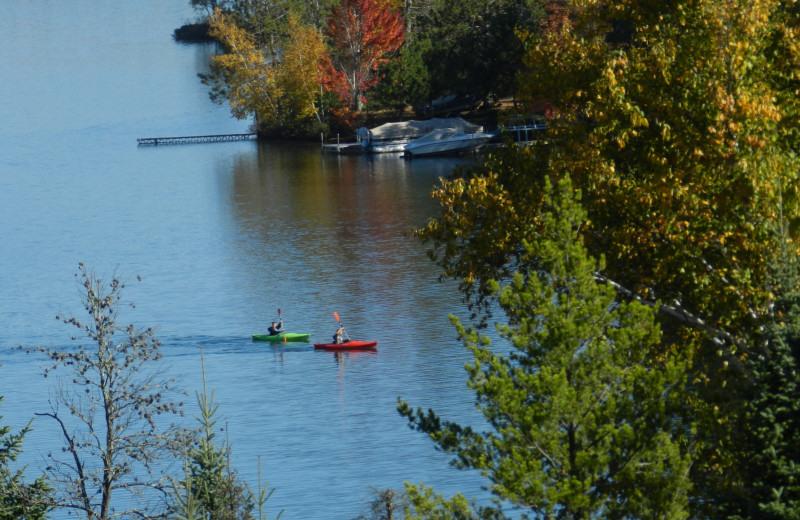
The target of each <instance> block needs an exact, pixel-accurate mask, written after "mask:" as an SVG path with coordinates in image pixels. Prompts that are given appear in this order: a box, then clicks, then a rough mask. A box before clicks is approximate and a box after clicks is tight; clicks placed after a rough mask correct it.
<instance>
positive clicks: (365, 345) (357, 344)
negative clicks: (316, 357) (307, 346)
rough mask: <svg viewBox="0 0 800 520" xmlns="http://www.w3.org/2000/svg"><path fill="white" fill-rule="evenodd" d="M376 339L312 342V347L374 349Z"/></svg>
mask: <svg viewBox="0 0 800 520" xmlns="http://www.w3.org/2000/svg"><path fill="white" fill-rule="evenodd" d="M377 345H378V342H377V341H355V340H350V341H345V342H344V343H314V348H321V349H325V350H374V349H375V347H376V346H377Z"/></svg>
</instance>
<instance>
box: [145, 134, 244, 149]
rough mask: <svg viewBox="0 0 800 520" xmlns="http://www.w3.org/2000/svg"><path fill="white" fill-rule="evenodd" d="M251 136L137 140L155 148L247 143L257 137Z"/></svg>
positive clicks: (235, 135) (188, 136)
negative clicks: (171, 145)
mask: <svg viewBox="0 0 800 520" xmlns="http://www.w3.org/2000/svg"><path fill="white" fill-rule="evenodd" d="M256 135H258V134H255V133H250V134H218V135H187V136H182V137H141V138H139V139H137V141H138V142H139V145H140V146H142V145H145V146H155V145H159V144H191V143H222V142H226V141H247V140H249V139H253V138H255V137H256Z"/></svg>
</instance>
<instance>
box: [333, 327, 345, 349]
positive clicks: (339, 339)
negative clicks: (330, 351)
mask: <svg viewBox="0 0 800 520" xmlns="http://www.w3.org/2000/svg"><path fill="white" fill-rule="evenodd" d="M342 334H344V327H343V326H341V325H339V330H337V331H336V334H334V335H333V342H334V343H336V344H337V345H338V344H340V343H344V338H342Z"/></svg>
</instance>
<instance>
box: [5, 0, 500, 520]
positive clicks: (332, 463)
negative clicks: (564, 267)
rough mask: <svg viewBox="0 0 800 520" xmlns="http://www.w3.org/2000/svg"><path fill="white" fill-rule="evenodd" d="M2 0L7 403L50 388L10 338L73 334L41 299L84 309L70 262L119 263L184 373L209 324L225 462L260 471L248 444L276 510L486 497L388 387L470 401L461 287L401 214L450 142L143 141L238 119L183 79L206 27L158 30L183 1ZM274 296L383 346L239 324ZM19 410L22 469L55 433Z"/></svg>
mask: <svg viewBox="0 0 800 520" xmlns="http://www.w3.org/2000/svg"><path fill="white" fill-rule="evenodd" d="M0 3H1V4H2V5H3V7H5V9H4V15H3V17H0V33H2V34H3V35H4V36H5V38H4V40H5V43H4V45H3V46H2V48H0V77H3V78H4V81H2V82H0V106H2V117H0V143H1V144H0V146H1V147H2V153H0V226H1V227H0V230H2V235H0V236H1V237H2V238H1V239H2V242H1V245H0V250H1V251H2V254H0V363H2V367H0V395H2V396H4V397H5V400H4V401H3V403H2V406H1V407H0V415H2V416H3V419H2V424H8V425H10V426H12V427H14V428H21V427H22V426H24V425H25V424H26V423H27V422H28V420H30V418H31V417H32V415H33V413H34V412H44V411H47V410H48V406H47V400H48V397H49V395H50V393H51V392H52V391H53V389H54V387H53V386H51V385H52V384H53V383H54V381H53V380H52V379H44V378H42V376H41V367H42V366H43V360H41V359H40V358H37V357H36V356H31V355H25V354H23V353H21V352H18V351H14V350H12V347H14V346H16V345H25V346H36V345H47V346H51V347H56V348H60V347H66V346H69V345H71V342H70V341H69V337H70V335H71V333H72V330H70V329H69V328H67V326H65V325H63V324H61V323H60V322H58V321H57V320H55V316H56V314H59V313H78V312H79V311H80V300H79V298H80V293H79V291H78V288H77V285H76V282H75V278H74V276H73V275H74V273H75V272H76V270H77V265H78V262H84V263H85V264H87V265H88V266H91V267H92V268H94V269H95V271H96V272H97V273H98V274H99V275H100V276H101V277H103V278H109V277H110V276H111V275H112V274H113V273H114V272H116V273H117V274H118V275H120V276H121V277H122V278H124V279H126V280H128V281H129V282H130V283H129V286H128V288H127V289H126V293H125V296H126V297H127V299H129V300H132V301H133V302H135V303H136V309H135V310H131V311H129V312H127V313H126V314H125V315H124V317H123V318H124V322H125V323H128V322H132V323H135V324H136V325H138V326H141V327H149V326H154V327H156V328H157V330H158V337H159V338H160V339H161V340H162V341H163V342H164V347H163V351H164V353H165V356H166V359H165V362H164V363H165V367H167V368H168V372H169V373H170V375H174V376H176V377H178V378H179V379H180V381H181V386H182V388H184V389H185V390H186V391H188V392H189V394H190V395H191V396H193V395H194V392H195V390H198V389H200V388H201V376H200V347H201V346H202V347H203V348H204V355H205V361H206V369H207V372H208V383H209V385H210V386H211V387H212V388H214V389H215V391H216V398H217V401H218V402H219V403H220V404H221V406H222V407H221V413H220V420H221V423H224V424H225V425H226V427H227V428H226V429H227V435H228V438H229V441H230V442H231V444H232V445H233V450H234V451H233V456H234V464H235V466H236V467H237V468H238V469H239V471H240V472H241V474H242V475H243V476H244V477H245V478H247V479H248V480H249V481H250V482H252V483H253V484H255V483H256V479H257V474H258V467H257V461H256V459H257V457H258V456H260V458H261V466H262V467H261V472H262V480H264V481H268V482H269V483H270V485H271V486H272V487H275V488H276V491H275V494H274V495H273V496H272V499H271V500H270V502H269V503H268V505H267V512H268V514H269V515H270V516H271V517H274V516H275V514H276V513H277V512H278V511H279V510H281V509H284V510H285V513H284V518H286V519H311V520H314V519H326V520H330V519H334V520H335V519H349V518H353V517H355V516H357V515H358V514H359V513H361V512H362V510H363V508H364V507H365V505H366V503H367V501H368V500H370V499H371V498H372V496H373V494H372V489H373V488H378V489H383V488H389V487H391V488H396V489H399V488H401V487H402V485H403V482H404V481H410V482H424V483H426V484H429V485H432V486H434V487H435V488H436V489H437V491H439V492H441V493H443V494H445V495H451V494H454V493H456V492H462V493H464V494H465V495H467V496H470V497H471V496H476V497H478V498H479V499H481V498H482V499H485V497H486V494H485V492H483V491H482V490H481V485H482V484H483V483H484V481H483V480H482V479H481V478H480V477H479V476H477V475H476V474H475V473H469V472H461V471H457V470H454V469H452V468H450V467H449V466H448V464H447V462H448V457H446V456H444V455H443V454H441V453H438V452H436V451H435V450H434V447H433V445H432V443H431V442H430V441H429V440H428V439H427V438H425V437H424V436H423V435H421V434H419V433H415V432H412V431H411V430H410V429H409V428H408V427H407V426H406V424H405V421H404V420H403V419H402V418H401V417H400V416H399V415H398V414H397V412H396V410H395V406H396V401H397V398H398V397H402V398H403V399H407V400H409V401H410V402H411V404H412V405H415V406H423V407H429V406H430V407H433V408H434V409H436V410H437V411H438V412H440V413H441V414H442V415H443V416H445V417H446V418H450V419H456V420H460V421H464V422H474V421H477V420H478V415H477V412H476V411H475V410H474V407H473V398H472V394H471V393H470V392H469V391H468V389H467V387H466V384H465V380H466V373H465V371H464V369H463V365H464V363H465V362H467V361H468V360H469V357H468V355H467V353H466V352H465V351H464V349H463V348H462V346H461V345H460V343H459V342H458V341H457V340H456V338H455V333H454V331H453V330H452V328H451V327H450V325H449V323H448V320H447V315H448V313H451V312H452V313H457V314H458V313H461V312H462V307H461V305H460V303H459V296H458V294H457V293H456V291H455V288H454V286H453V285H448V284H444V285H443V284H439V283H437V282H436V279H437V275H438V272H437V270H436V269H435V267H434V266H433V265H431V264H430V263H429V262H428V260H427V259H426V257H425V254H424V250H423V248H422V246H421V245H420V244H418V243H417V242H415V241H414V240H413V239H410V238H408V237H407V236H406V235H405V233H406V232H407V231H408V230H409V229H410V228H411V227H413V226H419V225H422V224H423V223H424V222H425V221H426V219H428V218H429V217H431V216H433V215H434V213H435V206H434V204H433V201H432V200H431V198H430V195H429V193H430V189H431V187H432V186H433V185H434V183H435V182H436V180H437V178H438V177H439V176H442V175H446V174H448V173H449V172H450V171H451V169H452V168H453V166H454V165H455V164H456V162H454V161H453V160H436V159H429V160H415V161H413V162H408V161H403V160H402V159H399V158H398V157H394V156H393V157H374V158H367V157H338V156H323V155H322V154H320V152H319V147H318V145H316V144H285V143H283V144H281V143H271V144H258V143H256V142H236V143H214V144H200V145H184V146H159V147H142V148H140V147H138V146H137V142H136V138H138V137H151V136H169V135H202V134H213V133H238V132H245V131H247V130H248V125H249V123H248V122H247V121H237V120H235V119H233V118H231V117H230V116H229V112H228V110H227V108H226V107H220V106H217V105H215V104H213V103H211V101H209V99H208V95H207V90H206V87H205V86H203V85H202V84H200V82H199V80H198V79H197V73H198V72H202V71H204V70H206V67H207V63H208V59H209V56H210V55H211V54H212V53H213V52H214V47H213V46H212V45H182V44H177V43H175V42H174V41H173V40H172V38H171V33H172V30H173V29H174V28H175V27H177V26H179V25H181V24H182V23H184V22H185V21H187V20H189V19H190V18H191V17H192V16H193V13H192V12H191V10H190V8H189V6H188V3H189V2H188V1H186V2H182V1H176V2H162V1H156V0H144V1H142V2H127V3H126V2H123V3H118V2H117V3H114V4H113V7H112V4H108V3H99V4H98V3H97V2H90V1H88V0H74V1H71V2H60V1H55V0H49V1H48V0H29V1H26V2H16V1H3V2H0ZM184 4H185V5H184ZM137 275H141V277H142V281H141V282H136V280H135V279H136V276H137ZM278 308H280V309H281V311H282V314H283V318H284V320H285V323H286V325H287V327H288V328H289V329H291V330H294V331H298V332H310V333H311V334H312V340H315V341H319V340H326V339H327V338H329V337H330V335H331V334H332V333H333V332H334V331H335V328H336V322H335V320H334V318H333V312H334V311H336V312H338V314H339V315H340V317H341V318H342V321H343V323H344V324H345V326H346V328H347V331H348V333H349V335H350V336H351V337H354V338H358V339H369V340H373V339H374V340H379V341H380V344H379V345H378V352H377V353H348V354H344V355H340V356H336V355H334V354H331V353H327V352H321V351H314V350H313V348H312V346H311V345H308V344H299V345H291V346H283V345H279V346H270V345H264V344H260V343H253V342H252V341H251V339H250V334H252V333H254V332H264V331H265V329H266V327H267V325H268V323H269V322H270V321H272V320H273V319H275V318H276V317H277V309H278ZM195 411H196V407H195V405H194V400H193V399H190V406H189V407H188V412H189V414H188V415H189V416H191V414H192V413H194V412H195ZM34 428H35V430H34V432H33V433H31V434H30V435H29V436H28V437H27V438H26V443H25V461H24V462H26V463H28V464H29V468H28V475H29V476H31V477H33V476H35V475H36V474H37V467H39V461H40V458H41V455H42V454H44V453H46V452H47V451H48V450H50V449H53V448H57V447H58V446H59V444H57V440H56V430H55V428H54V425H53V424H49V423H48V422H47V421H45V420H43V419H37V420H36V421H35V423H34Z"/></svg>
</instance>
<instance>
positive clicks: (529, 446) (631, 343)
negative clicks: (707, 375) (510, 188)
mask: <svg viewBox="0 0 800 520" xmlns="http://www.w3.org/2000/svg"><path fill="white" fill-rule="evenodd" d="M540 207H541V211H540V213H539V215H538V216H537V220H538V224H539V228H540V232H539V233H538V234H536V235H535V236H534V237H532V239H531V241H530V242H526V243H525V244H524V247H525V253H524V260H525V261H526V262H528V263H530V264H535V265H536V269H535V270H530V271H527V272H518V273H516V274H515V275H514V276H513V277H512V279H511V280H510V282H509V283H508V284H504V286H503V287H501V286H500V285H499V284H498V283H497V282H491V285H492V287H493V290H494V292H495V295H496V297H497V301H498V303H499V306H500V308H501V309H502V312H503V313H504V314H505V315H506V317H507V319H508V324H507V325H504V326H500V327H498V330H499V332H500V335H501V336H502V337H503V338H505V339H507V340H508V341H509V343H510V344H511V345H512V346H513V351H512V353H511V354H510V355H509V356H503V355H500V354H497V353H496V352H495V350H494V349H492V348H491V346H490V342H489V340H488V338H486V337H485V336H483V337H482V336H479V335H478V334H477V332H476V331H475V330H474V329H465V328H464V327H463V326H462V325H461V324H460V322H459V321H458V320H457V319H456V318H451V319H452V320H453V322H454V324H455V325H456V326H457V328H458V331H459V335H460V337H461V338H463V339H464V341H465V344H466V345H467V346H468V347H469V348H470V349H471V350H472V352H473V354H474V356H475V361H474V363H473V364H471V365H469V366H468V372H469V386H470V388H471V389H472V390H473V391H474V392H475V394H476V397H477V403H478V407H479V408H480V410H481V411H482V412H483V414H484V416H485V417H486V419H487V421H488V424H489V425H490V426H491V431H489V432H483V433H479V432H476V431H475V430H474V429H473V428H472V427H470V426H467V427H464V426H461V425H458V424H455V423H452V422H446V421H442V420H441V419H440V418H439V417H438V416H437V415H436V414H435V413H434V412H433V411H429V412H428V413H424V412H423V411H422V410H417V411H416V412H414V411H412V410H411V409H410V408H409V406H408V405H407V404H406V403H401V404H400V411H401V413H402V414H404V415H406V416H407V417H408V418H409V419H410V421H411V423H412V425H413V426H414V427H416V428H417V429H419V430H420V431H423V432H426V433H428V434H430V435H431V437H432V438H433V439H434V441H435V442H436V443H437V445H438V447H439V448H441V449H443V450H445V451H447V452H450V453H453V454H455V455H456V461H455V462H456V464H457V466H458V467H462V468H475V469H478V470H480V471H481V472H482V474H483V475H485V476H486V477H487V478H488V479H489V480H490V482H491V489H492V491H493V492H494V493H495V494H496V495H497V496H498V497H499V498H501V499H504V500H508V501H511V502H512V503H513V504H515V505H517V506H520V507H523V508H527V509H528V510H529V511H530V512H531V513H534V515H535V516H536V517H537V518H548V519H556V518H558V519H591V518H609V519H614V518H619V519H622V518H639V519H644V518H652V519H678V518H687V517H688V507H687V503H688V501H687V492H688V490H689V488H690V486H691V482H690V480H689V478H688V475H689V467H690V462H691V457H690V452H689V451H688V449H687V446H688V444H687V438H686V435H685V433H686V431H688V429H689V428H690V427H691V425H689V424H683V423H682V422H681V420H680V414H679V413H678V412H679V411H681V408H682V405H683V398H684V397H683V392H684V385H685V378H686V359H685V356H684V355H683V354H682V353H681V352H680V351H673V350H662V349H661V343H660V339H661V333H660V329H659V326H658V324H657V322H656V321H655V311H654V309H653V308H651V307H649V306H647V305H644V304H641V303H639V302H637V301H631V302H626V301H617V299H616V296H617V293H616V291H615V289H614V288H613V287H612V286H610V285H609V284H607V283H605V282H603V281H601V280H598V279H597V277H596V274H597V273H602V272H603V269H604V262H603V260H602V259H601V260H599V261H596V260H594V259H592V258H591V257H590V256H589V255H588V253H587V251H586V248H585V247H584V246H583V245H582V243H581V239H580V231H581V229H582V227H583V226H585V225H586V224H587V222H586V218H585V211H584V210H583V209H582V208H581V206H580V201H579V195H577V196H575V198H573V194H572V188H571V183H570V181H569V179H568V178H567V179H565V180H564V181H562V182H561V183H560V184H559V186H558V188H557V189H551V188H550V185H549V184H546V185H545V189H544V196H543V201H542V205H541V206H540Z"/></svg>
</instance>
